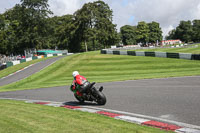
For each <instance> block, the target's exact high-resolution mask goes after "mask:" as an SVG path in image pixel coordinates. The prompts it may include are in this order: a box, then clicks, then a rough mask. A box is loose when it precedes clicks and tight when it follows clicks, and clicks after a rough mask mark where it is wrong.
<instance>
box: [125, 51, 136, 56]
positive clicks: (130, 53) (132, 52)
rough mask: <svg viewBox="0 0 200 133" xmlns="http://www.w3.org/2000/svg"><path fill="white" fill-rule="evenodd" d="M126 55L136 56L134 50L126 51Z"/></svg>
mask: <svg viewBox="0 0 200 133" xmlns="http://www.w3.org/2000/svg"><path fill="white" fill-rule="evenodd" d="M127 55H132V56H136V54H135V51H127Z"/></svg>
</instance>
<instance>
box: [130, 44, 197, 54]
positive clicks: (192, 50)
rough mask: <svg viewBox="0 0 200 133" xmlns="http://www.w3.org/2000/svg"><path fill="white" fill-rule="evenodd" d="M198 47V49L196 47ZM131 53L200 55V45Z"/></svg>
mask: <svg viewBox="0 0 200 133" xmlns="http://www.w3.org/2000/svg"><path fill="white" fill-rule="evenodd" d="M195 46H197V47H195ZM131 51H149V52H154V51H155V52H156V51H157V52H170V53H192V54H200V44H194V45H191V46H190V47H179V48H152V49H138V50H131Z"/></svg>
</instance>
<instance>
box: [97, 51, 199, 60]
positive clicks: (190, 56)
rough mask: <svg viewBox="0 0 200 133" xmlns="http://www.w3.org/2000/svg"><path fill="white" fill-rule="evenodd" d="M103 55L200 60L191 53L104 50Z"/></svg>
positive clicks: (196, 55) (197, 55)
mask: <svg viewBox="0 0 200 133" xmlns="http://www.w3.org/2000/svg"><path fill="white" fill-rule="evenodd" d="M101 54H115V55H131V56H151V57H163V58H176V59H187V60H200V54H190V53H167V52H143V51H116V50H115V51H113V50H107V49H102V50H101Z"/></svg>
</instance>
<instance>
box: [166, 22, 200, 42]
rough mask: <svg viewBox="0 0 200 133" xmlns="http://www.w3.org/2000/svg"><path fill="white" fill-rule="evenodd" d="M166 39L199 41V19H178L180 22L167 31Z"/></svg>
mask: <svg viewBox="0 0 200 133" xmlns="http://www.w3.org/2000/svg"><path fill="white" fill-rule="evenodd" d="M166 39H180V40H181V41H183V42H200V20H193V21H192V22H191V21H190V20H188V21H180V24H179V25H178V26H177V27H176V29H173V30H172V31H170V32H169V35H168V36H167V37H166Z"/></svg>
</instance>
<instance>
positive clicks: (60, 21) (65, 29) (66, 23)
mask: <svg viewBox="0 0 200 133" xmlns="http://www.w3.org/2000/svg"><path fill="white" fill-rule="evenodd" d="M48 21H49V22H50V28H52V32H51V33H50V36H49V39H51V43H52V44H53V45H54V46H55V47H58V48H59V49H69V45H71V41H72V38H73V35H74V29H75V26H74V17H73V15H64V16H60V17H58V16H55V17H52V18H50V19H49V20H48Z"/></svg>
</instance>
